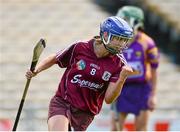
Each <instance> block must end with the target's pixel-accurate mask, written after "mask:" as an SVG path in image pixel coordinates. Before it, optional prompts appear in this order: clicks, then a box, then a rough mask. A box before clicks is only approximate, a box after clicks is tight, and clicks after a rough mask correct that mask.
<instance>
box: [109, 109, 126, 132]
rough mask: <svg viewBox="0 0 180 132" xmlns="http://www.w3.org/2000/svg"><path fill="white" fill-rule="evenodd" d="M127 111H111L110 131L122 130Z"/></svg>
mask: <svg viewBox="0 0 180 132" xmlns="http://www.w3.org/2000/svg"><path fill="white" fill-rule="evenodd" d="M127 115H128V114H127V113H118V114H116V113H115V112H114V111H112V112H111V131H122V130H123V126H124V122H125V120H126V117H127Z"/></svg>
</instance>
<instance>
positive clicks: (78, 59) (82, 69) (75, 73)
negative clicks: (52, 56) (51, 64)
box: [56, 39, 123, 114]
mask: <svg viewBox="0 0 180 132" xmlns="http://www.w3.org/2000/svg"><path fill="white" fill-rule="evenodd" d="M93 42H94V39H92V40H90V41H87V42H77V43H75V44H72V45H71V46H70V47H68V48H67V49H65V50H63V51H59V52H58V53H57V56H56V58H57V64H58V65H59V66H60V67H61V68H66V70H65V73H64V75H63V77H62V79H61V82H60V84H59V88H58V90H57V92H56V96H60V97H62V98H63V99H65V100H66V101H68V102H70V103H71V104H72V105H73V106H74V107H76V108H79V109H81V110H83V111H88V112H91V113H92V114H98V113H99V111H100V110H101V107H102V103H103V100H104V96H105V92H106V89H107V86H108V84H109V82H116V81H117V80H118V77H119V73H120V71H121V67H122V65H123V63H121V60H120V58H119V57H118V56H108V57H104V58H97V56H96V55H95V53H94V48H93Z"/></svg>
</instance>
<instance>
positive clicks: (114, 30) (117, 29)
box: [100, 17, 133, 54]
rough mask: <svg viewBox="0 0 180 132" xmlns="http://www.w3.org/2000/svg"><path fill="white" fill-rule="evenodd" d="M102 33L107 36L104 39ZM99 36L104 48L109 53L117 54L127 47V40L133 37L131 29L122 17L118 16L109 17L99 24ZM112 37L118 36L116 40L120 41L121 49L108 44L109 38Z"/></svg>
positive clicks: (109, 42)
mask: <svg viewBox="0 0 180 132" xmlns="http://www.w3.org/2000/svg"><path fill="white" fill-rule="evenodd" d="M104 34H106V36H107V38H106V39H105V37H104V36H105V35H104ZM100 37H101V40H102V41H103V44H104V46H105V48H106V49H107V50H108V51H109V52H110V53H111V54H117V53H119V52H121V50H123V49H125V48H126V47H127V46H126V44H127V42H128V40H130V39H132V38H133V30H132V28H131V27H130V26H129V25H128V24H127V22H126V21H124V20H123V19H121V18H118V17H109V18H107V19H106V20H105V21H104V22H103V23H102V24H101V26H100ZM114 37H116V38H118V40H120V42H121V43H122V47H121V50H118V49H115V48H113V47H111V46H110V45H111V40H112V39H113V38H114ZM123 46H124V47H123Z"/></svg>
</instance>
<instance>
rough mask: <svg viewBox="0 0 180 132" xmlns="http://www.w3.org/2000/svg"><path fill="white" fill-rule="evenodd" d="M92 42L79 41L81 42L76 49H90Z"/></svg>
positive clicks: (78, 42) (77, 43) (77, 42)
mask: <svg viewBox="0 0 180 132" xmlns="http://www.w3.org/2000/svg"><path fill="white" fill-rule="evenodd" d="M91 41H92V40H79V41H76V47H77V48H78V49H79V48H80V49H81V48H83V49H85V48H89V46H90V43H91Z"/></svg>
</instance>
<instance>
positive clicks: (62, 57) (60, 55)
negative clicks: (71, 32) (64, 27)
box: [56, 44, 77, 68]
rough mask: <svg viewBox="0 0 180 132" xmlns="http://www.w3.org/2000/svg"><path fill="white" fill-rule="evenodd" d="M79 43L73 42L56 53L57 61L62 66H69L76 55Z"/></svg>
mask: <svg viewBox="0 0 180 132" xmlns="http://www.w3.org/2000/svg"><path fill="white" fill-rule="evenodd" d="M76 45H77V44H72V45H70V46H69V47H67V48H65V49H64V50H60V51H58V52H57V53H56V63H57V64H58V65H59V66H60V67H61V68H65V67H68V66H69V65H70V64H71V62H72V59H73V57H74V56H75V47H76Z"/></svg>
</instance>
